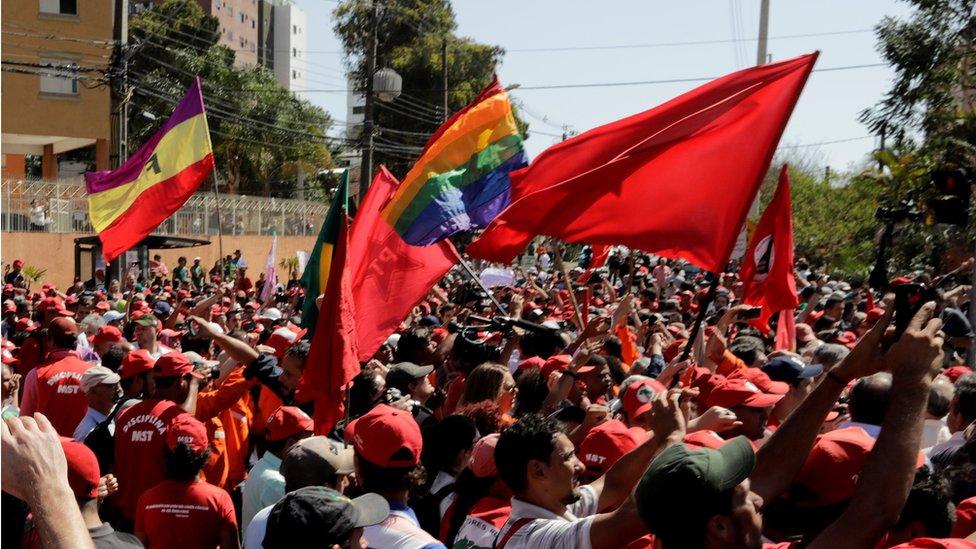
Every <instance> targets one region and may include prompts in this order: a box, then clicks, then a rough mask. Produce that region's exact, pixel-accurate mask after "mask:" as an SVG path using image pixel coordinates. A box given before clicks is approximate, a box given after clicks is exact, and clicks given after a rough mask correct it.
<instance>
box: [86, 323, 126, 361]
mask: <svg viewBox="0 0 976 549" xmlns="http://www.w3.org/2000/svg"><path fill="white" fill-rule="evenodd" d="M113 345H125V346H126V347H128V345H129V344H128V342H126V341H125V338H124V337H122V330H119V329H118V328H116V327H115V326H112V325H110V324H106V325H104V326H102V327H101V328H99V329H98V333H96V334H95V337H93V338H92V347H93V348H94V349H95V353H97V354H98V356H102V355H104V354H105V353H106V352H107V351H108V350H109V349H110V348H111V347H112V346H113Z"/></svg>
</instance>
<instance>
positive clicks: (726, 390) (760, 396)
mask: <svg viewBox="0 0 976 549" xmlns="http://www.w3.org/2000/svg"><path fill="white" fill-rule="evenodd" d="M757 371H758V370H757ZM759 373H760V374H761V373H762V372H759ZM767 379H768V377H767ZM782 385H786V384H785V383H784V384H782ZM777 390H781V389H777ZM787 391H788V389H786V390H782V392H781V393H766V392H763V391H762V390H761V389H760V388H759V387H757V386H756V385H755V384H754V383H753V382H752V381H749V380H748V379H743V378H729V379H726V380H725V381H724V382H723V383H721V384H719V385H718V386H717V387H715V388H714V389H712V392H711V393H710V394H709V395H708V400H707V404H708V407H709V408H711V407H712V406H720V407H722V408H727V409H728V410H731V411H732V413H734V414H735V417H736V418H737V419H738V421H739V422H740V425H738V426H737V427H734V428H732V429H729V430H727V431H723V432H722V436H723V437H724V438H725V439H731V438H735V437H736V436H738V435H745V436H746V437H748V438H749V439H750V440H752V441H757V440H760V439H762V438H763V437H765V436H766V435H767V432H766V423H767V422H768V421H769V415H770V413H771V412H772V410H773V407H774V406H776V404H777V403H778V402H779V401H780V400H782V399H783V397H784V396H785V394H786V392H787Z"/></svg>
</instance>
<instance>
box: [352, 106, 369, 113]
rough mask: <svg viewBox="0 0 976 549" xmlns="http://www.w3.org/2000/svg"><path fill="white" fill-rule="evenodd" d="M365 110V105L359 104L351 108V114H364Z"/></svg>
mask: <svg viewBox="0 0 976 549" xmlns="http://www.w3.org/2000/svg"><path fill="white" fill-rule="evenodd" d="M365 112H366V107H364V106H362V105H359V106H358V107H353V108H352V113H353V114H364V113H365Z"/></svg>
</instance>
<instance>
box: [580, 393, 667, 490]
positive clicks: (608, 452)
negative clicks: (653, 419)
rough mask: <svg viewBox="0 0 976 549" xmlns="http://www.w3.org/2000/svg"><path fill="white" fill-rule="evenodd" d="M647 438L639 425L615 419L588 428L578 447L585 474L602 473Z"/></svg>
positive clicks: (595, 475)
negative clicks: (629, 424) (631, 425)
mask: <svg viewBox="0 0 976 549" xmlns="http://www.w3.org/2000/svg"><path fill="white" fill-rule="evenodd" d="M659 385H660V384H659ZM648 438H650V435H649V434H648V433H647V431H645V430H643V429H641V428H640V427H632V428H628V427H627V426H626V425H624V424H623V422H622V421H620V420H617V419H612V420H610V421H606V422H603V423H601V424H600V425H597V426H596V427H594V428H592V429H590V432H589V433H586V437H585V438H584V439H583V442H581V443H580V447H579V455H580V457H581V458H582V461H583V465H586V473H587V475H588V476H590V477H592V478H597V477H599V476H601V475H603V474H604V473H606V472H607V469H609V468H610V466H611V465H613V464H614V463H617V460H618V459H620V458H621V457H622V456H623V455H624V454H626V453H627V452H630V451H631V450H633V449H634V448H637V447H638V446H640V445H641V444H642V443H643V442H645V441H646V440H647V439H648Z"/></svg>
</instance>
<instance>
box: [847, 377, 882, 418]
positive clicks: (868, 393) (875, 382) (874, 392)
mask: <svg viewBox="0 0 976 549" xmlns="http://www.w3.org/2000/svg"><path fill="white" fill-rule="evenodd" d="M890 395H891V374H889V373H887V372H881V373H878V374H874V375H873V376H868V377H862V378H861V379H859V380H858V381H857V383H855V384H854V388H853V389H851V400H850V410H851V420H853V421H856V422H858V423H868V424H871V425H881V423H882V421H884V416H885V412H886V411H887V410H888V397H889V396H890Z"/></svg>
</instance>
